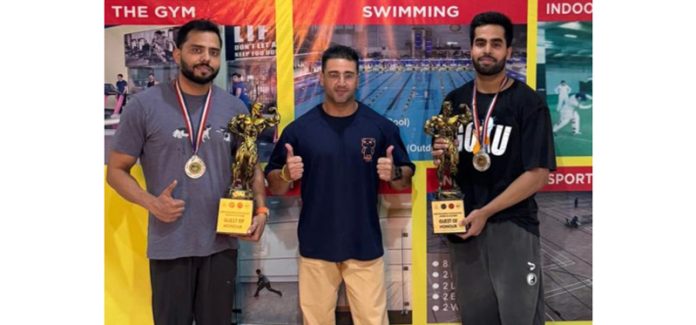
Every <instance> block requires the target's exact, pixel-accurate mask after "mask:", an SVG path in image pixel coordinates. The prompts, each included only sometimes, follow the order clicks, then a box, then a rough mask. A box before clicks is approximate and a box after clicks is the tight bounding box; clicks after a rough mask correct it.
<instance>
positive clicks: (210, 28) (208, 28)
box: [176, 19, 222, 49]
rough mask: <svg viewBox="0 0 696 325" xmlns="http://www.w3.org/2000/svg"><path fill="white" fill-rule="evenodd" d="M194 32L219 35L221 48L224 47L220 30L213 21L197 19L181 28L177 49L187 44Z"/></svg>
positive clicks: (177, 39)
mask: <svg viewBox="0 0 696 325" xmlns="http://www.w3.org/2000/svg"><path fill="white" fill-rule="evenodd" d="M192 31H198V32H211V33H215V35H217V37H218V40H219V41H220V47H222V37H221V36H220V28H219V27H218V26H217V25H216V24H215V23H214V22H212V21H210V20H208V19H196V20H192V21H189V22H188V23H186V24H184V25H183V26H181V28H179V32H178V34H177V35H176V47H177V48H178V49H181V46H182V45H184V43H186V40H187V39H188V34H189V33H190V32H192Z"/></svg>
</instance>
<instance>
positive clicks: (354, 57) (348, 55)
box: [321, 45, 360, 73]
mask: <svg viewBox="0 0 696 325" xmlns="http://www.w3.org/2000/svg"><path fill="white" fill-rule="evenodd" d="M330 59H346V60H348V61H353V62H355V70H356V71H357V72H358V73H359V72H360V56H359V55H358V52H356V51H355V50H354V49H353V48H351V47H348V46H344V45H334V46H331V47H329V48H328V49H326V51H324V54H322V55H321V70H322V72H323V71H324V69H325V68H326V61H328V60H330Z"/></svg>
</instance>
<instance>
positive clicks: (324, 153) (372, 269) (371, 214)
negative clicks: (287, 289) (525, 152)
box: [266, 45, 415, 324]
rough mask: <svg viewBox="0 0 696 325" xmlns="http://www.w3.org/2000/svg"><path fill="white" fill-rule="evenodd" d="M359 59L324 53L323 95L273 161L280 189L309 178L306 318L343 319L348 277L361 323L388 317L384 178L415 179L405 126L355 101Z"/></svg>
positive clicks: (272, 180)
mask: <svg viewBox="0 0 696 325" xmlns="http://www.w3.org/2000/svg"><path fill="white" fill-rule="evenodd" d="M358 60H359V58H358V54H357V53H356V52H355V50H353V49H352V48H349V47H346V46H340V45H339V46H333V47H331V48H329V49H327V50H326V51H325V52H324V54H323V56H322V71H321V74H320V76H319V82H320V84H321V86H322V87H323V89H324V102H323V103H321V104H319V105H317V106H316V107H314V108H313V109H311V110H310V111H309V112H307V113H306V114H305V115H303V116H302V117H300V118H298V119H297V120H295V121H293V122H292V123H290V125H288V127H287V128H286V129H285V130H284V131H283V134H282V135H281V137H280V140H279V141H278V144H277V145H276V147H275V149H274V150H273V153H272V155H271V158H270V160H269V163H268V165H267V166H266V177H267V179H268V183H269V189H270V191H271V192H272V193H273V194H276V195H280V194H283V193H285V192H287V191H288V189H289V188H290V185H291V184H292V183H294V182H296V181H300V180H301V185H300V187H301V193H302V194H301V195H302V202H303V205H302V211H301V212H300V221H299V226H298V236H299V242H300V259H299V261H298V268H299V291H300V307H301V309H302V314H303V319H304V324H335V309H336V300H337V293H338V288H339V286H340V284H341V281H345V285H346V293H347V296H348V303H349V304H350V308H351V315H352V318H353V323H355V324H388V319H387V308H386V303H387V299H386V290H385V284H384V261H383V259H382V255H383V254H384V249H383V246H382V233H381V229H380V226H379V217H378V213H377V195H378V187H379V183H380V181H385V182H388V183H389V185H390V186H391V187H392V188H394V189H406V188H408V187H410V186H411V177H412V176H413V172H414V170H415V165H414V164H413V163H411V161H410V160H409V158H408V154H407V153H406V147H405V146H404V143H403V141H402V140H401V137H400V135H399V128H398V127H397V126H396V125H394V123H393V122H391V121H389V120H388V119H387V118H385V117H383V116H381V115H379V114H377V113H376V112H375V111H373V110H372V109H371V108H369V107H367V106H366V105H364V104H362V103H359V102H357V101H356V100H355V91H356V89H357V87H358V71H359V69H358Z"/></svg>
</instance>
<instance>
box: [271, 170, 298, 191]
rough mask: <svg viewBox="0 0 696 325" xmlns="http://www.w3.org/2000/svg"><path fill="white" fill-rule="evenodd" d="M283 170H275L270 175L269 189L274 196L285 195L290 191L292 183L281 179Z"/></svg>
mask: <svg viewBox="0 0 696 325" xmlns="http://www.w3.org/2000/svg"><path fill="white" fill-rule="evenodd" d="M281 171H282V169H274V170H272V171H271V172H270V173H268V189H269V190H270V191H271V193H273V195H283V194H285V193H287V192H288V190H290V184H292V182H286V181H285V180H284V179H282V178H281V177H280V173H281Z"/></svg>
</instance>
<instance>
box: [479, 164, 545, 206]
mask: <svg viewBox="0 0 696 325" xmlns="http://www.w3.org/2000/svg"><path fill="white" fill-rule="evenodd" d="M548 179H549V170H548V169H546V168H535V169H532V170H528V171H526V172H524V173H522V175H520V176H518V177H517V178H516V179H515V180H514V181H513V182H512V183H511V184H510V186H508V187H507V188H506V189H505V191H503V193H500V194H499V195H498V196H496V197H495V199H493V200H492V201H491V202H489V203H488V204H486V205H485V206H483V207H482V208H481V210H484V211H485V212H487V214H488V215H489V216H492V215H494V214H496V213H498V212H500V211H502V210H504V209H507V208H509V207H511V206H513V205H515V204H517V203H519V202H520V201H522V200H524V199H526V198H528V197H530V196H532V195H533V194H534V193H536V192H538V191H539V190H541V189H542V188H543V187H544V186H545V185H546V184H547V183H548Z"/></svg>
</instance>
